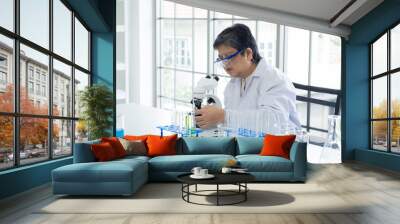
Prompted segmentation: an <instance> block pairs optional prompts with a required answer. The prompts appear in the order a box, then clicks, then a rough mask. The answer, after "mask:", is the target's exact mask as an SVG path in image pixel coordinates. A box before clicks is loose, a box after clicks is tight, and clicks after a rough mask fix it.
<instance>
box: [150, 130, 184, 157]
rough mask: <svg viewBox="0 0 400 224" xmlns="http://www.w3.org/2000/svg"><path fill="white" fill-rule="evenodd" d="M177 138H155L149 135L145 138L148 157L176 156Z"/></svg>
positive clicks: (155, 136)
mask: <svg viewBox="0 0 400 224" xmlns="http://www.w3.org/2000/svg"><path fill="white" fill-rule="evenodd" d="M177 138H178V136H177V135H176V134H175V135H171V136H163V137H161V136H157V135H149V136H148V137H147V141H146V143H147V147H148V151H147V154H148V156H165V155H176V139H177Z"/></svg>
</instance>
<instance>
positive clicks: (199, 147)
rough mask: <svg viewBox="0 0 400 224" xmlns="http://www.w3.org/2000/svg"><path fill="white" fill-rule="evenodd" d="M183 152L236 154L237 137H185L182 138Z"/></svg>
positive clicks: (186, 153)
mask: <svg viewBox="0 0 400 224" xmlns="http://www.w3.org/2000/svg"><path fill="white" fill-rule="evenodd" d="M181 154H185V155H199V154H225V155H235V139H234V138H230V137H221V138H215V137H184V138H182V152H181Z"/></svg>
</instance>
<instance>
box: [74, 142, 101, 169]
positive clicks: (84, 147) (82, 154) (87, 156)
mask: <svg viewBox="0 0 400 224" xmlns="http://www.w3.org/2000/svg"><path fill="white" fill-rule="evenodd" d="M97 143H100V141H99V140H94V141H89V142H81V143H75V145H74V163H89V162H95V161H96V158H95V157H94V155H93V153H92V149H91V148H90V146H91V145H92V144H97Z"/></svg>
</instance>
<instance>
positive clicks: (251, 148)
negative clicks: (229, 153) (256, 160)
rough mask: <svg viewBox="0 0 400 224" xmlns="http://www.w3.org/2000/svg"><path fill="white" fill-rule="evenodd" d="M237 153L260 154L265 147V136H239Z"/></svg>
mask: <svg viewBox="0 0 400 224" xmlns="http://www.w3.org/2000/svg"><path fill="white" fill-rule="evenodd" d="M236 141H237V151H236V154H237V155H245V154H259V153H260V152H261V149H262V147H263V143H264V138H262V137H257V138H252V137H237V138H236Z"/></svg>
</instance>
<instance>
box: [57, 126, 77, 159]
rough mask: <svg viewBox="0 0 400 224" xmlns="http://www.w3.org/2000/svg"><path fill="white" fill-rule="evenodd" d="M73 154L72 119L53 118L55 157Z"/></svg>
mask: <svg viewBox="0 0 400 224" xmlns="http://www.w3.org/2000/svg"><path fill="white" fill-rule="evenodd" d="M71 154H72V121H71V120H53V157H60V156H66V155H71Z"/></svg>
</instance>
